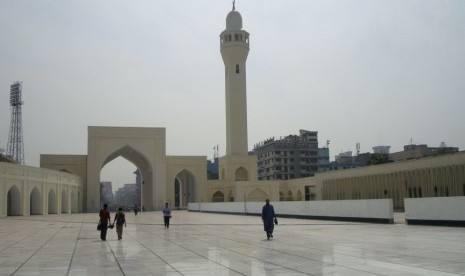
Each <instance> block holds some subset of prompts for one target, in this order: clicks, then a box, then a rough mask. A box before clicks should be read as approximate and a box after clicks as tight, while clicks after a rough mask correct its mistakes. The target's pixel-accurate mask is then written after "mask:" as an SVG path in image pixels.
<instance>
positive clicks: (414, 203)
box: [404, 196, 465, 226]
mask: <svg viewBox="0 0 465 276" xmlns="http://www.w3.org/2000/svg"><path fill="white" fill-rule="evenodd" d="M404 204H405V222H406V223H407V224H421V225H445V226H465V196H456V197H426V198H406V199H405V203H404Z"/></svg>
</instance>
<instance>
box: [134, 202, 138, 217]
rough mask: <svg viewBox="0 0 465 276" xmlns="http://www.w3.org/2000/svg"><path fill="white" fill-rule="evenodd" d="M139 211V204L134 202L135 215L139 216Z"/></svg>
mask: <svg viewBox="0 0 465 276" xmlns="http://www.w3.org/2000/svg"><path fill="white" fill-rule="evenodd" d="M137 211H139V208H138V207H137V204H134V215H135V216H137Z"/></svg>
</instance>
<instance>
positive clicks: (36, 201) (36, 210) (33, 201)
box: [29, 187, 42, 215]
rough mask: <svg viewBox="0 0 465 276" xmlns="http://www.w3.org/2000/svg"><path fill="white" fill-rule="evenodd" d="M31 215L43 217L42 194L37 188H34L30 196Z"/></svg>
mask: <svg viewBox="0 0 465 276" xmlns="http://www.w3.org/2000/svg"><path fill="white" fill-rule="evenodd" d="M29 214H31V215H42V204H41V199H40V192H39V189H38V188H37V187H34V188H33V189H32V190H31V193H30V195H29Z"/></svg>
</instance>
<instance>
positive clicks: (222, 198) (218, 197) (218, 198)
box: [212, 191, 224, 202]
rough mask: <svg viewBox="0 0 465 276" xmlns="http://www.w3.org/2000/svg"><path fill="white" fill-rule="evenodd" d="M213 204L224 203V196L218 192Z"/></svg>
mask: <svg viewBox="0 0 465 276" xmlns="http://www.w3.org/2000/svg"><path fill="white" fill-rule="evenodd" d="M212 202H224V194H223V192H221V191H216V192H215V193H214V194H213V197H212Z"/></svg>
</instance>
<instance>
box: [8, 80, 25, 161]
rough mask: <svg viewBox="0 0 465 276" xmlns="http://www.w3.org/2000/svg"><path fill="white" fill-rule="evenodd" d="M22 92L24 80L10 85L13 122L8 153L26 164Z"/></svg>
mask: <svg viewBox="0 0 465 276" xmlns="http://www.w3.org/2000/svg"><path fill="white" fill-rule="evenodd" d="M21 93H22V82H19V81H16V82H14V83H13V84H12V85H11V86H10V106H11V123H10V136H9V137H8V146H7V150H6V155H8V156H10V157H11V158H13V159H14V160H16V162H18V163H19V164H23V165H24V163H25V160H24V142H23V123H22V115H21V106H22V105H23V101H22V95H21Z"/></svg>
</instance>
